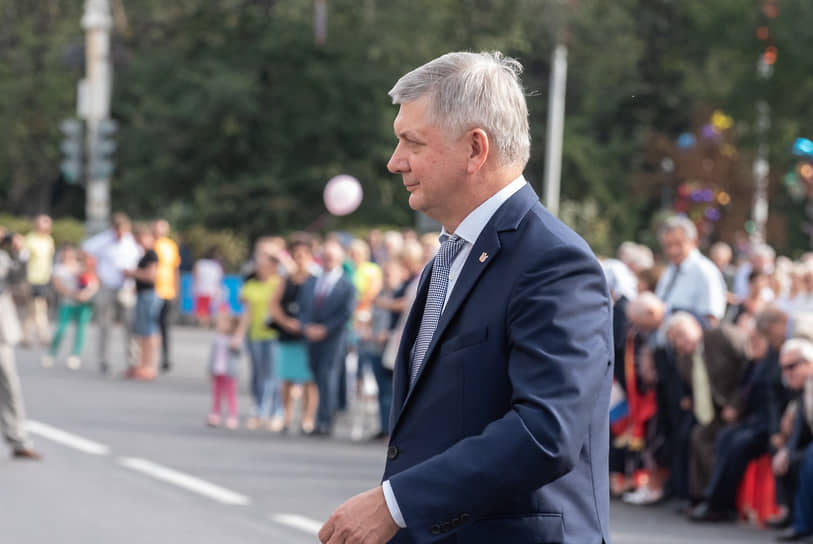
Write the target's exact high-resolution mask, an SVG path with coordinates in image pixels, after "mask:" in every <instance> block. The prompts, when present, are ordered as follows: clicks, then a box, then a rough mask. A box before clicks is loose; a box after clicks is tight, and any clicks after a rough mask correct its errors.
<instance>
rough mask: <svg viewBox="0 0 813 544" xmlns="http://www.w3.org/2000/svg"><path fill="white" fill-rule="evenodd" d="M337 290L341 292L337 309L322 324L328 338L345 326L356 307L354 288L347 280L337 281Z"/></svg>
mask: <svg viewBox="0 0 813 544" xmlns="http://www.w3.org/2000/svg"><path fill="white" fill-rule="evenodd" d="M338 288H341V290H342V291H341V298H340V301H339V305H338V308H337V309H336V311H335V312H333V313H331V314H330V315H329V316H328V318H327V319H326V320H325V321H324V322H323V323H322V324H323V325H324V326H325V328H326V329H327V335H328V336H333V335H334V334H336V333H337V332H340V331H341V330H342V329H344V327H346V326H347V322H348V321H349V320H350V316H352V315H353V309H354V308H355V305H356V288H355V287H354V286H353V284H352V283H350V281H349V280H347V279H346V278H342V279H341V280H339V283H337V284H336V289H338ZM337 294H338V293H337Z"/></svg>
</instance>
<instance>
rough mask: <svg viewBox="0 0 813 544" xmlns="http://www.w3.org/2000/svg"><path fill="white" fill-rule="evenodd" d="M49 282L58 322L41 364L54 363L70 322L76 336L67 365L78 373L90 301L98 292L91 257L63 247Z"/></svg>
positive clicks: (48, 364)
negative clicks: (57, 299)
mask: <svg viewBox="0 0 813 544" xmlns="http://www.w3.org/2000/svg"><path fill="white" fill-rule="evenodd" d="M52 282H53V286H54V289H55V290H56V292H57V293H58V294H59V297H60V301H59V311H58V315H59V321H58V323H57V330H56V334H54V337H53V339H52V340H51V347H50V349H49V351H48V354H47V355H45V356H44V357H43V359H42V364H43V366H45V367H50V366H52V365H53V364H54V359H55V358H56V356H57V354H58V353H59V346H60V344H61V343H62V337H63V336H64V335H65V330H66V329H67V327H68V325H69V324H70V323H71V322H73V323H75V324H76V334H75V336H74V341H73V349H72V351H71V355H70V357H68V360H67V365H68V368H70V369H71V370H77V369H78V368H79V366H80V365H81V359H80V357H81V355H82V347H83V345H84V343H85V328H86V327H87V324H88V323H89V322H90V318H91V317H92V315H93V304H92V302H91V299H92V298H93V295H95V294H96V292H97V291H98V290H99V280H98V278H97V277H96V272H95V262H94V261H93V258H92V257H89V256H88V255H86V254H84V253H83V252H80V251H79V250H77V249H76V248H75V247H73V246H66V247H65V248H64V249H63V250H62V253H61V255H60V259H59V262H58V263H57V265H56V266H55V267H54V274H53V280H52Z"/></svg>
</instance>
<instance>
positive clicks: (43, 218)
mask: <svg viewBox="0 0 813 544" xmlns="http://www.w3.org/2000/svg"><path fill="white" fill-rule="evenodd" d="M35 227H36V229H37V232H39V233H41V234H48V233H50V232H51V218H50V217H48V216H47V215H40V216H39V217H37V221H36V225H35Z"/></svg>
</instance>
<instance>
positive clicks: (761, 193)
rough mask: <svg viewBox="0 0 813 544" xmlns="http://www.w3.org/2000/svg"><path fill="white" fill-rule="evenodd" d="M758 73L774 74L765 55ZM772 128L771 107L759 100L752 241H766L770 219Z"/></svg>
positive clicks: (758, 64)
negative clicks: (769, 136)
mask: <svg viewBox="0 0 813 544" xmlns="http://www.w3.org/2000/svg"><path fill="white" fill-rule="evenodd" d="M757 74H758V75H759V76H760V77H761V78H762V79H766V80H767V79H770V77H771V75H772V74H773V66H771V65H770V64H768V63H767V62H766V61H765V57H764V56H763V57H760V60H759V62H758V63H757ZM770 128H771V107H770V106H769V105H768V103H767V102H766V101H764V100H760V101H759V102H757V119H756V134H757V155H756V158H755V159H754V166H753V175H754V207H753V210H752V212H751V217H752V218H753V221H754V232H753V233H751V241H752V242H754V243H761V242H764V241H765V224H766V223H767V221H768V174H770V172H771V165H770V162H768V159H769V147H768V143H767V138H766V136H767V134H768V130H769V129H770Z"/></svg>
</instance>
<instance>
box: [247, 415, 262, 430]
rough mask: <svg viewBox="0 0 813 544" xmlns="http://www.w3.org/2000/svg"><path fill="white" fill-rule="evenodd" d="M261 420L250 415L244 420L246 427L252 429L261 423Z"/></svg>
mask: <svg viewBox="0 0 813 544" xmlns="http://www.w3.org/2000/svg"><path fill="white" fill-rule="evenodd" d="M261 423H262V422H261V421H260V420H259V419H258V418H256V417H250V418H248V419H247V420H246V429H248V430H250V431H253V430H254V429H256V428H257V427H259V426H260V425H261Z"/></svg>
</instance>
